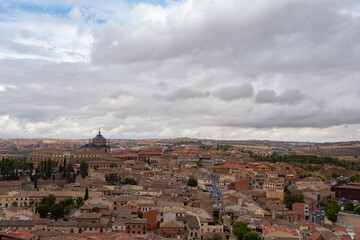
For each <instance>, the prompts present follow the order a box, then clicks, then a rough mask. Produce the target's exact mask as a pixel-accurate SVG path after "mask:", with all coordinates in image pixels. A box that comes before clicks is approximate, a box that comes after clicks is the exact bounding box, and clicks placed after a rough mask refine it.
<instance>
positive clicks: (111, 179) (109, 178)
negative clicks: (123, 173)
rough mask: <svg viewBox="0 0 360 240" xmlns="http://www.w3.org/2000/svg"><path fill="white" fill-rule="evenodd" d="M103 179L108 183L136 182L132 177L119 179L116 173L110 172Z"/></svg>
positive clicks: (126, 183) (125, 183)
mask: <svg viewBox="0 0 360 240" xmlns="http://www.w3.org/2000/svg"><path fill="white" fill-rule="evenodd" d="M105 180H106V182H107V183H108V184H110V185H118V184H122V185H137V184H138V182H137V181H136V180H135V179H133V178H124V179H121V178H120V177H119V175H117V174H116V173H110V174H107V175H106V176H105Z"/></svg>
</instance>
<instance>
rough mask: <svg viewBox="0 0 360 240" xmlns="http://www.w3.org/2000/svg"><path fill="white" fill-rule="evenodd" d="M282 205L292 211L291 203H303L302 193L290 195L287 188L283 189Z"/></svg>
mask: <svg viewBox="0 0 360 240" xmlns="http://www.w3.org/2000/svg"><path fill="white" fill-rule="evenodd" d="M284 194H285V195H284V203H285V204H286V207H287V208H288V209H290V210H292V205H293V203H303V202H304V194H302V193H292V192H291V191H290V190H289V189H288V188H287V187H285V189H284Z"/></svg>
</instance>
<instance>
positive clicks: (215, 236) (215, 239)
mask: <svg viewBox="0 0 360 240" xmlns="http://www.w3.org/2000/svg"><path fill="white" fill-rule="evenodd" d="M208 240H222V237H221V235H220V234H218V233H215V234H214V236H213V237H212V238H208Z"/></svg>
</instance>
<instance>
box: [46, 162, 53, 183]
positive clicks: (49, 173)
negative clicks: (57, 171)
mask: <svg viewBox="0 0 360 240" xmlns="http://www.w3.org/2000/svg"><path fill="white" fill-rule="evenodd" d="M51 171H52V164H51V159H50V158H49V159H48V161H47V163H46V177H47V178H49V177H51Z"/></svg>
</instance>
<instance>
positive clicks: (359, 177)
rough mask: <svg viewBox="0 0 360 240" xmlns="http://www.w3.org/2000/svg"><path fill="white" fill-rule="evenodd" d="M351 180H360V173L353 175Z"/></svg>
mask: <svg viewBox="0 0 360 240" xmlns="http://www.w3.org/2000/svg"><path fill="white" fill-rule="evenodd" d="M350 181H352V182H360V175H359V174H356V175H354V176H351V177H350Z"/></svg>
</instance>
